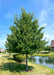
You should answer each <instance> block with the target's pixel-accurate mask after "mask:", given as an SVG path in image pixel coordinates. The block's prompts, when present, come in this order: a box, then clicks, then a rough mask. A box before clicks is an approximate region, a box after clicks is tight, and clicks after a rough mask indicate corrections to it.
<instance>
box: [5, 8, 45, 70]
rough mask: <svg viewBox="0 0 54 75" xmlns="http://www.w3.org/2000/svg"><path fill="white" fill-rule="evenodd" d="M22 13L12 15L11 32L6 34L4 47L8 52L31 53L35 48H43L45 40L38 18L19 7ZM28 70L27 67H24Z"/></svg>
mask: <svg viewBox="0 0 54 75" xmlns="http://www.w3.org/2000/svg"><path fill="white" fill-rule="evenodd" d="M21 11H22V14H21V15H20V17H19V18H18V16H17V15H15V17H14V25H12V26H10V30H11V34H8V35H7V36H8V37H7V41H6V44H5V46H6V48H7V50H8V51H9V52H15V53H20V54H26V67H27V55H28V54H33V53H35V52H36V51H37V50H41V49H42V50H43V48H44V46H45V44H46V42H45V40H43V34H44V33H43V31H42V30H43V29H44V27H40V26H39V23H38V20H37V19H35V18H34V14H33V13H32V14H31V13H30V12H29V13H26V11H25V9H24V8H21ZM26 70H27V71H28V67H27V68H26Z"/></svg>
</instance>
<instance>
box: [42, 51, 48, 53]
mask: <svg viewBox="0 0 54 75" xmlns="http://www.w3.org/2000/svg"><path fill="white" fill-rule="evenodd" d="M48 53H49V51H41V54H48Z"/></svg>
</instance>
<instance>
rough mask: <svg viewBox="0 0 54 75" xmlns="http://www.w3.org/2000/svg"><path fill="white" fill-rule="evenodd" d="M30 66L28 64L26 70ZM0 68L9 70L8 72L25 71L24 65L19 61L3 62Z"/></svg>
mask: <svg viewBox="0 0 54 75" xmlns="http://www.w3.org/2000/svg"><path fill="white" fill-rule="evenodd" d="M32 68H33V67H32V66H28V70H32ZM0 69H1V70H4V71H7V70H9V71H10V72H20V71H25V69H26V65H25V64H21V63H13V62H11V63H4V64H3V65H2V66H0Z"/></svg>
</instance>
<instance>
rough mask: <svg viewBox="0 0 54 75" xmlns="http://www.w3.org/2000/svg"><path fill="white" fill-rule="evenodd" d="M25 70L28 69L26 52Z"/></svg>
mask: <svg viewBox="0 0 54 75" xmlns="http://www.w3.org/2000/svg"><path fill="white" fill-rule="evenodd" d="M26 71H28V63H27V54H26Z"/></svg>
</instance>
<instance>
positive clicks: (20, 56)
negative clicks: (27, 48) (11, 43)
mask: <svg viewBox="0 0 54 75" xmlns="http://www.w3.org/2000/svg"><path fill="white" fill-rule="evenodd" d="M13 58H14V60H16V61H18V62H22V61H25V55H18V54H15V55H13Z"/></svg>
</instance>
